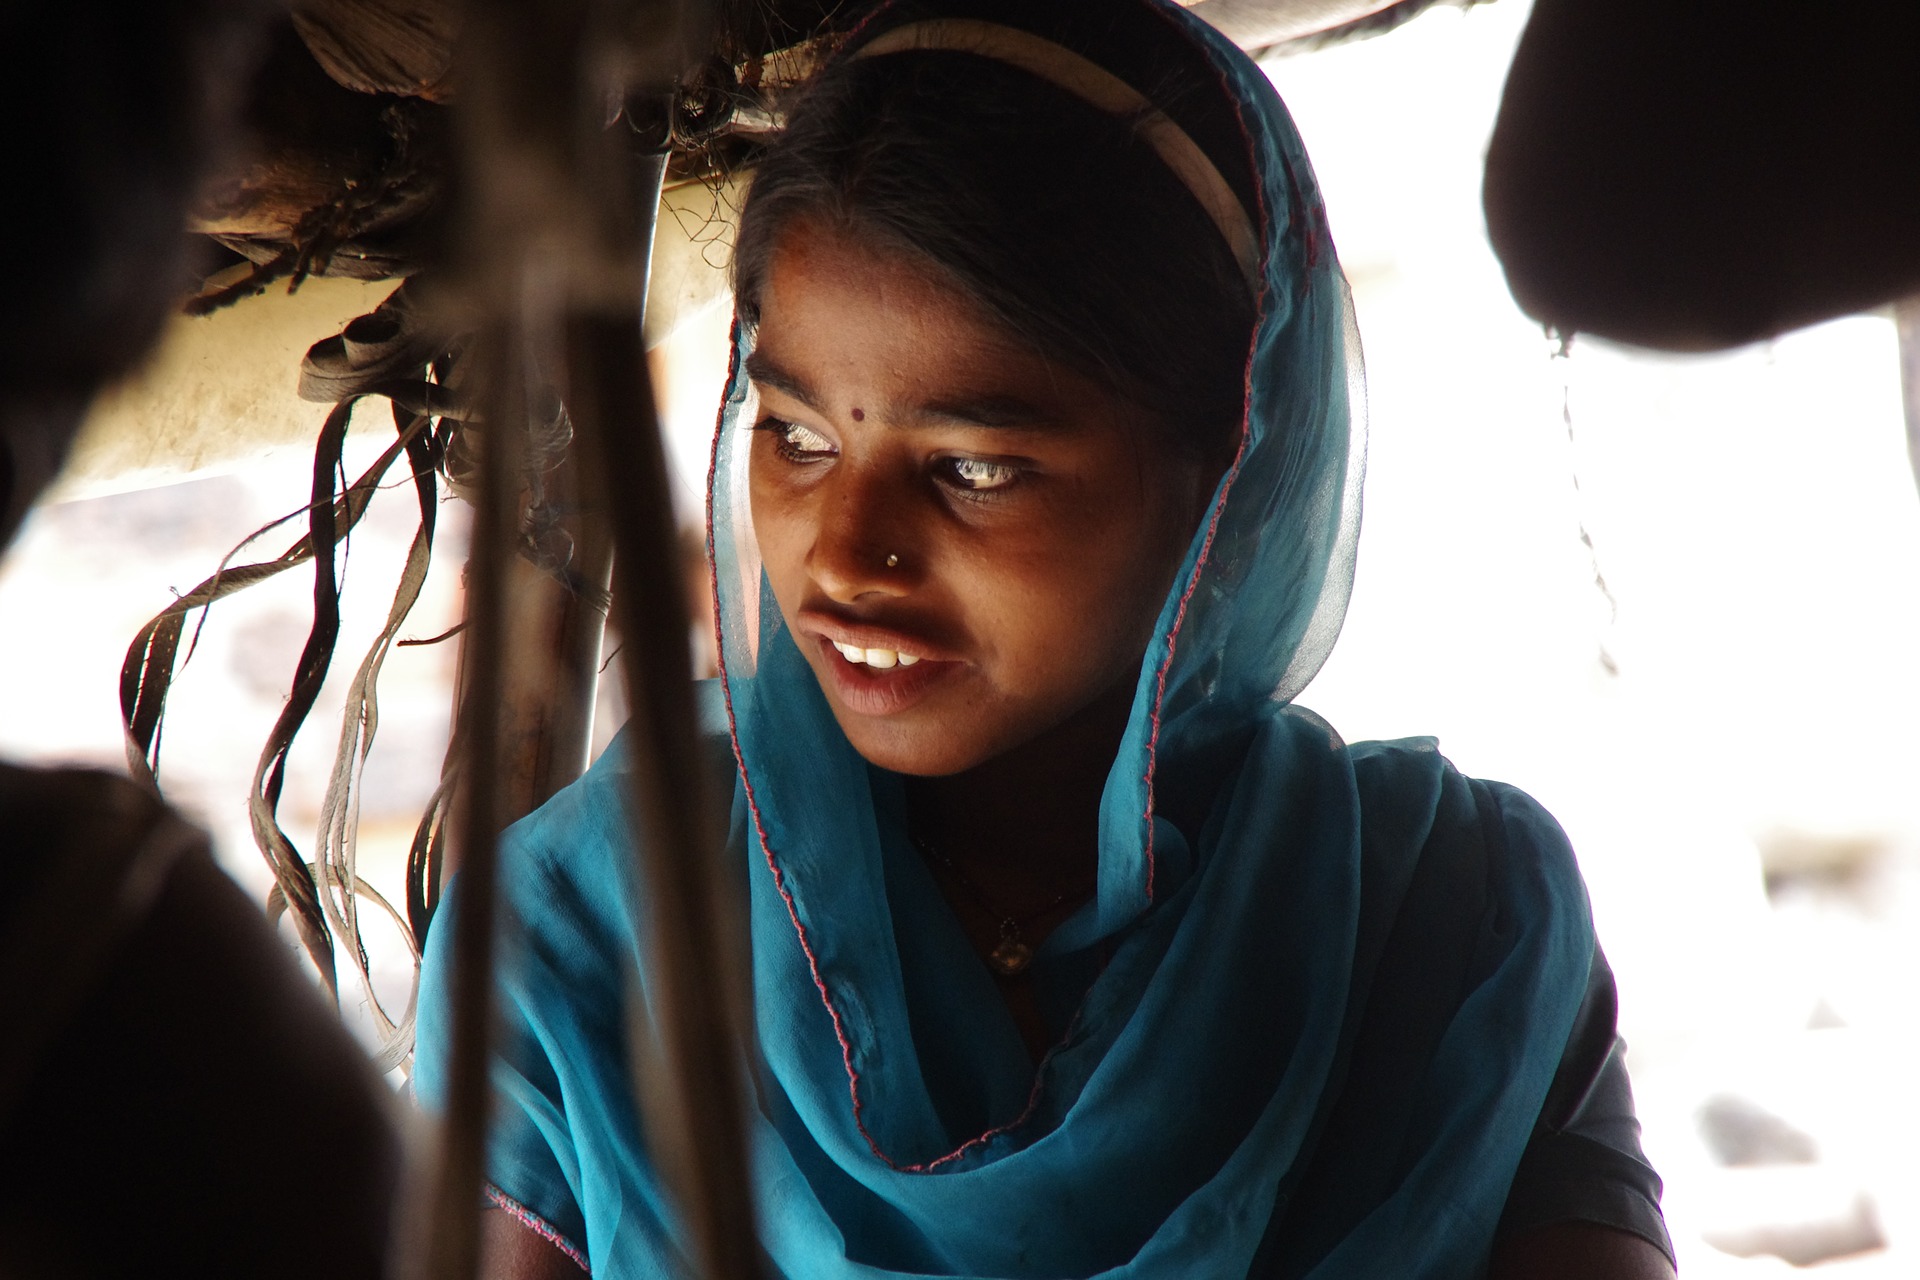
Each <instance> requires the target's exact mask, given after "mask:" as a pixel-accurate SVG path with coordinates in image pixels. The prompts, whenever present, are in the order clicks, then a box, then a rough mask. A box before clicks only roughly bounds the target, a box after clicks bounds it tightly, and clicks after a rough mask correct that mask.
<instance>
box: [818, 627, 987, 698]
mask: <svg viewBox="0 0 1920 1280" xmlns="http://www.w3.org/2000/svg"><path fill="white" fill-rule="evenodd" d="M813 641H814V647H815V650H816V651H817V652H818V653H819V655H820V661H819V662H817V663H816V664H815V667H816V669H818V670H821V671H824V672H825V673H826V676H827V680H828V682H829V683H830V684H831V685H832V689H831V690H830V692H831V694H832V696H833V697H834V699H835V701H837V702H839V703H840V704H841V705H842V706H844V707H845V708H846V709H847V710H849V711H851V712H853V713H854V714H856V715H863V716H890V715H895V714H897V713H899V712H902V711H905V710H906V709H907V708H909V707H911V706H913V705H914V704H915V703H917V702H919V701H921V700H922V699H924V698H925V697H927V695H928V694H930V693H932V692H933V691H934V690H935V689H936V688H938V687H939V686H941V685H943V684H945V683H946V682H947V681H949V680H951V679H953V678H954V677H955V676H957V675H959V674H960V672H961V670H962V669H963V668H964V667H965V665H966V664H964V663H960V662H953V661H949V660H945V659H941V658H922V659H921V660H920V661H918V662H915V663H913V664H912V665H911V666H903V665H895V666H891V667H876V666H871V665H869V664H867V663H864V662H850V661H848V660H847V659H846V658H845V657H843V656H842V655H841V653H840V650H839V649H838V648H836V647H835V644H834V641H833V640H831V639H829V638H828V637H827V636H824V635H819V634H816V635H815V636H814V638H813ZM842 643H853V642H851V641H843V642H842ZM862 647H863V648H867V647H870V648H875V649H879V648H883V647H890V646H882V645H879V644H873V645H870V646H862ZM900 648H902V649H905V651H906V652H908V653H912V652H913V650H912V648H910V647H908V646H907V645H901V646H900Z"/></svg>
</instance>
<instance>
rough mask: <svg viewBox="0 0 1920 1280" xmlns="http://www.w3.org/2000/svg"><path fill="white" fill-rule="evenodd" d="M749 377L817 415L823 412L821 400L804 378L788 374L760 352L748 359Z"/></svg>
mask: <svg viewBox="0 0 1920 1280" xmlns="http://www.w3.org/2000/svg"><path fill="white" fill-rule="evenodd" d="M747 376H748V377H749V378H751V379H753V381H754V383H755V384H756V385H757V386H762V387H771V388H772V389H773V390H775V391H778V392H779V393H780V394H782V395H788V396H792V397H793V398H794V399H795V400H798V401H799V402H800V403H801V404H803V405H805V406H807V408H809V409H812V410H813V411H814V412H815V413H818V412H820V411H821V410H820V401H819V398H818V397H816V396H815V395H814V394H813V388H812V387H810V386H808V385H807V383H806V380H805V379H804V378H802V377H800V376H799V375H798V374H793V373H788V372H787V371H786V370H785V369H782V368H781V367H780V366H779V365H777V364H775V363H773V361H771V360H769V359H768V358H767V357H766V356H764V355H762V354H761V353H760V352H758V351H756V352H754V353H753V354H752V355H750V356H748V357H747Z"/></svg>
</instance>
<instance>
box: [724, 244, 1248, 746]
mask: <svg viewBox="0 0 1920 1280" xmlns="http://www.w3.org/2000/svg"><path fill="white" fill-rule="evenodd" d="M747 371H748V373H749V374H750V375H751V376H752V379H753V383H754V387H755V390H756V391H757V392H758V395H759V418H758V420H757V422H756V424H755V434H754V438H753V445H752V449H753V453H752V501H753V524H754V532H755V534H756V536H757V538H758V540H759V544H760V551H761V554H762V556H763V557H764V560H765V564H766V570H767V577H768V580H769V581H770V583H771V584H772V588H773V594H774V597H775V599H776V600H777V601H778V602H779V605H780V612H781V614H782V616H783V617H784V618H785V619H786V624H787V627H788V628H789V630H791V632H792V633H793V637H794V640H795V642H796V643H797V644H798V645H799V646H800V651H801V652H802V653H803V654H805V655H806V658H807V661H808V662H809V663H810V664H811V665H812V667H813V671H814V674H815V675H816V676H817V677H818V678H819V681H820V687H821V688H822V689H823V690H824V691H825V693H826V697H827V702H828V704H829V705H830V706H831V707H832V708H833V713H834V716H835V717H836V718H837V719H838V720H839V723H840V727H841V729H842V730H843V731H844V732H845V733H846V735H847V737H848V739H849V740H850V741H851V742H852V743H853V746H854V748H855V750H857V751H859V752H860V754H861V755H862V756H864V757H866V759H868V760H869V761H871V762H872V763H874V764H876V765H879V766H881V767H882V768H886V769H891V770H894V771H896V772H899V773H906V774H915V775H921V776H937V775H945V774H951V773H959V772H962V771H964V770H967V769H971V768H973V767H974V766H976V765H979V764H983V763H985V762H986V761H988V760H991V759H993V758H994V757H995V756H998V755H1000V754H1001V753H1003V752H1006V751H1010V750H1012V749H1014V748H1016V747H1020V746H1024V745H1026V744H1028V743H1031V742H1034V741H1035V740H1037V739H1040V738H1041V737H1043V735H1046V734H1047V733H1048V732H1049V731H1051V730H1054V729H1056V728H1058V727H1059V726H1061V725H1062V724H1063V723H1064V722H1066V721H1067V720H1068V719H1069V718H1070V717H1072V716H1073V715H1074V713H1075V712H1077V711H1080V710H1081V709H1083V708H1086V707H1088V706H1089V705H1090V704H1092V703H1093V702H1094V701H1095V700H1096V699H1099V698H1100V697H1101V696H1102V695H1106V694H1113V693H1114V692H1115V691H1116V689H1120V688H1125V689H1131V687H1132V686H1133V684H1134V681H1135V679H1136V678H1137V676H1138V672H1139V664H1140V659H1141V655H1142V653H1143V652H1144V651H1145V648H1146V644H1147V640H1148V638H1149V636H1150V633H1151V631H1152V628H1153V622H1154V618H1155V616H1156V615H1157V614H1158V612H1159V609H1160V605H1161V602H1162V600H1163V599H1164V597H1165V595H1166V592H1167V589H1168V587H1169V585H1170V583H1171V582H1172V579H1173V575H1174V572H1175V571H1176V569H1177V568H1178V566H1179V562H1180V559H1181V557H1182V554H1183V553H1184V551H1185V549H1186V545H1187V542H1188V539H1189V536H1190V535H1191V533H1192V531H1193V529H1194V527H1195V525H1196V523H1197V521H1198V519H1199V517H1200V514H1201V511H1202V509H1203V507H1204V504H1205V501H1206V498H1207V496H1208V495H1209V494H1210V493H1211V489H1212V485H1211V481H1212V478H1213V477H1211V476H1205V475H1202V474H1201V468H1200V467H1199V466H1198V465H1197V464H1195V463H1192V462H1187V461H1182V460H1179V459H1176V457H1175V456H1174V455H1173V452H1172V451H1171V450H1170V449H1168V448H1166V447H1165V446H1164V445H1161V444H1158V443H1155V441H1156V434H1155V432H1154V431H1153V430H1152V429H1151V426H1150V422H1149V419H1148V417H1147V415H1146V414H1145V413H1144V412H1143V411H1142V410H1140V409H1138V408H1137V407H1135V406H1133V405H1131V404H1129V403H1127V402H1126V401H1123V400H1121V399H1119V398H1117V397H1116V396H1115V395H1113V394H1112V393H1111V392H1110V391H1108V390H1107V389H1106V388H1104V387H1102V386H1100V385H1099V384H1097V383H1094V382H1092V381H1089V380H1088V379H1086V378H1084V377H1081V376H1080V375H1078V374H1075V373H1073V372H1070V371H1068V370H1066V369H1063V368H1060V367H1058V366H1057V365H1054V364H1051V363H1049V362H1048V361H1047V360H1045V359H1044V358H1042V357H1041V356H1039V355H1037V354H1035V353H1034V352H1032V351H1031V350H1028V349H1026V348H1024V347H1023V346H1022V345H1021V343H1020V341H1019V339H1018V338H1017V337H1016V336H1015V335H1013V334H1012V333H1009V332H1008V331H1006V330H1005V329H1003V328H1001V327H999V326H998V325H996V324H995V323H993V322H991V321H990V320H988V319H987V318H986V317H985V316H984V315H983V314H982V313H981V311H980V309H979V308H978V306H977V304H975V303H973V302H972V301H971V300H970V299H969V298H968V297H966V296H965V295H963V294H961V293H959V292H957V291H956V290H955V289H954V288H953V287H952V286H950V285H949V284H948V283H947V282H946V281H945V280H944V279H943V278H942V277H941V276H940V275H938V274H937V273H936V272H935V271H934V270H932V269H930V268H928V267H926V266H924V265H923V264H921V263H918V262H916V261H915V260H914V259H912V258H911V257H909V256H905V255H900V254H879V253H875V252H874V251H872V250H870V249H866V248H863V247H861V246H860V245H858V244H857V243H855V242H853V241H852V240H851V239H849V238H848V237H846V236H844V235H841V234H837V233H835V232H834V231H831V230H829V229H827V228H825V227H822V226H820V225H818V224H814V223H808V222H801V223H798V224H796V225H795V226H794V227H793V228H792V229H790V230H789V231H788V232H787V233H786V235H785V236H784V238H783V239H782V240H781V242H780V246H779V249H778V251H777V252H776V253H775V254H774V256H773V259H772V262H771V264H770V268H769V271H768V274H767V279H766V282H765V285H764V288H763V296H762V299H761V308H760V327H759V332H758V336H757V342H756V345H755V349H754V352H753V355H752V356H751V357H750V358H749V359H748V362H747Z"/></svg>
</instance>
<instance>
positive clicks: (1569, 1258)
mask: <svg viewBox="0 0 1920 1280" xmlns="http://www.w3.org/2000/svg"><path fill="white" fill-rule="evenodd" d="M528 1274H530V1275H531V1274H533V1273H531V1272H529V1273H528ZM556 1274H557V1273H556ZM1487 1280H1674V1270H1673V1264H1672V1263H1671V1262H1668V1261H1667V1256H1666V1255H1665V1254H1664V1253H1661V1252H1660V1250H1658V1249H1656V1248H1654V1247H1653V1246H1652V1245H1651V1244H1648V1243H1647V1242H1646V1241H1645V1240H1642V1239H1641V1238H1640V1237H1639V1236H1636V1235H1633V1234H1632V1233H1630V1232H1626V1231H1616V1230H1614V1229H1613V1228H1612V1227H1601V1226H1595V1225H1594V1224H1592V1223H1587V1222H1557V1223H1555V1224H1553V1225H1552V1226H1549V1227H1541V1228H1540V1229H1539V1230H1537V1231H1528V1232H1525V1233H1522V1234H1520V1235H1516V1236H1511V1237H1509V1238H1507V1239H1505V1240H1502V1241H1501V1242H1500V1243H1499V1244H1498V1245H1496V1246H1495V1247H1494V1251H1493V1266H1492V1268H1491V1269H1489V1270H1488V1272H1487Z"/></svg>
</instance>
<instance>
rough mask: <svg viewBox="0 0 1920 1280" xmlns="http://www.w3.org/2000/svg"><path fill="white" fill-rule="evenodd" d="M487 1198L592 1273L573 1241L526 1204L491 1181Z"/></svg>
mask: <svg viewBox="0 0 1920 1280" xmlns="http://www.w3.org/2000/svg"><path fill="white" fill-rule="evenodd" d="M487 1199H489V1200H491V1201H492V1202H493V1204H494V1207H495V1208H497V1209H504V1210H505V1211H506V1212H507V1213H509V1214H511V1215H512V1216H513V1218H514V1219H515V1221H517V1222H519V1224H520V1225H521V1226H523V1227H525V1228H527V1229H528V1230H529V1231H531V1232H533V1233H534V1234H535V1235H537V1236H539V1237H540V1238H541V1239H542V1240H545V1241H546V1242H547V1243H548V1244H550V1245H552V1246H553V1247H554V1248H556V1249H558V1250H559V1251H560V1252H562V1253H564V1254H566V1255H567V1256H568V1257H569V1258H571V1259H573V1265H574V1266H576V1267H579V1268H580V1269H581V1270H582V1271H584V1272H586V1273H587V1274H588V1275H592V1274H593V1268H592V1267H589V1266H588V1265H587V1255H586V1254H584V1253H581V1252H580V1250H579V1249H577V1248H575V1247H574V1243H573V1241H571V1240H569V1239H567V1238H566V1237H565V1236H563V1235H561V1234H560V1232H559V1230H558V1229H557V1228H556V1227H555V1226H554V1225H553V1224H552V1223H551V1222H548V1221H547V1220H546V1219H545V1218H543V1217H541V1216H540V1215H539V1214H537V1213H535V1212H534V1211H533V1210H531V1209H529V1208H527V1206H525V1205H523V1204H521V1203H520V1202H519V1201H518V1200H515V1199H514V1198H513V1197H512V1196H510V1195H508V1194H507V1193H506V1192H504V1191H502V1190H501V1189H500V1188H498V1187H496V1186H494V1185H493V1184H492V1183H491V1182H489V1183H488V1184H487Z"/></svg>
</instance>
